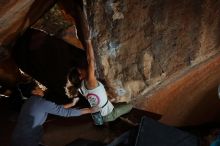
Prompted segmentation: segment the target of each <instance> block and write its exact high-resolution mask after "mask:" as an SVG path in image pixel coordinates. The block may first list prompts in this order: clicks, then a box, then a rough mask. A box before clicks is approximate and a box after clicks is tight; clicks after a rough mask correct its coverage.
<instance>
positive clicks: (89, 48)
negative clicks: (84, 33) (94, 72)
mask: <svg viewBox="0 0 220 146" xmlns="http://www.w3.org/2000/svg"><path fill="white" fill-rule="evenodd" d="M86 55H87V61H88V63H93V64H94V62H95V56H94V50H93V46H92V42H91V40H90V39H89V40H87V41H86Z"/></svg>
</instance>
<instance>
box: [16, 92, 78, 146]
mask: <svg viewBox="0 0 220 146" xmlns="http://www.w3.org/2000/svg"><path fill="white" fill-rule="evenodd" d="M48 114H53V115H58V116H63V117H75V116H80V115H81V112H80V110H78V109H73V108H69V109H65V108H64V107H63V105H57V104H55V103H53V102H51V101H47V100H45V99H44V98H42V97H39V96H32V97H31V98H30V99H28V100H27V101H26V103H25V104H24V105H23V107H22V109H21V112H20V115H19V118H18V122H17V125H16V127H15V130H14V133H13V136H12V145H13V146H35V145H36V146H37V145H38V143H39V142H40V140H41V136H42V125H43V123H44V122H45V121H46V119H47V115H48Z"/></svg>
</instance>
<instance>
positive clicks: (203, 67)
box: [0, 0, 220, 126]
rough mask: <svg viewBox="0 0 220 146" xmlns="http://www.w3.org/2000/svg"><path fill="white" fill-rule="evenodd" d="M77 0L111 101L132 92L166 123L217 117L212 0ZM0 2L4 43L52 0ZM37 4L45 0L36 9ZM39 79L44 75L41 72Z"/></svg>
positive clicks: (219, 23) (217, 22)
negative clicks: (82, 2) (110, 94)
mask: <svg viewBox="0 0 220 146" xmlns="http://www.w3.org/2000/svg"><path fill="white" fill-rule="evenodd" d="M61 2H64V3H65V4H66V5H64V6H66V9H68V8H69V9H68V11H69V12H70V14H71V10H72V8H74V5H69V7H67V6H68V2H69V1H67V0H66V1H65V0H63V1H61ZM78 2H79V1H78ZM64 3H63V4H64ZM84 3H85V6H86V7H85V8H86V12H87V16H88V22H89V25H90V28H91V32H92V41H93V45H94V49H95V55H96V63H97V75H98V77H99V78H100V79H102V80H105V81H106V82H107V83H108V84H109V85H108V90H109V91H110V90H111V91H112V92H111V93H112V96H110V97H111V98H115V99H116V101H117V102H120V101H130V100H133V101H134V100H135V102H134V103H135V106H136V107H137V108H140V109H144V110H148V111H151V112H155V113H158V114H161V115H162V119H161V121H162V122H164V123H167V124H170V125H177V126H178V125H192V124H198V123H203V122H207V121H211V120H216V119H218V118H216V117H217V115H218V111H219V110H220V109H219V108H218V107H220V105H219V104H218V100H216V97H217V94H216V89H217V85H218V84H219V83H220V76H219V77H218V74H219V73H220V70H219V69H218V68H219V63H218V62H219V51H220V50H219V45H220V43H219V38H220V33H219V28H220V17H219V14H220V10H219V7H220V1H212V0H184V1H182V0H135V1H134V0H133V1H132V0H126V1H119V0H93V1H90V0H87V1H86V0H84ZM0 4H3V6H4V7H3V9H1V10H0V16H1V18H0V43H1V44H8V43H9V42H10V41H11V40H13V39H14V38H16V36H18V34H19V32H21V31H22V30H24V29H25V28H27V27H28V26H29V25H30V24H32V23H33V22H34V21H36V20H37V19H38V18H39V15H41V14H43V12H44V11H45V10H46V8H49V6H50V5H52V4H54V2H53V1H51V2H47V3H44V1H39V4H38V5H34V6H33V4H37V2H35V1H26V0H19V1H16V4H15V2H14V1H3V2H1V3H0ZM43 4H45V5H44V6H45V7H42V9H40V10H41V11H40V13H36V11H37V12H38V10H39V8H41V6H42V5H43ZM35 6H36V7H35ZM32 7H33V8H34V9H31V11H30V12H31V13H29V11H28V10H29V8H32ZM20 8H22V9H20ZM6 10H7V11H6ZM9 10H10V11H9ZM18 10H19V11H18ZM16 12H19V13H16ZM12 14H17V15H18V14H19V17H13V19H12ZM26 14H28V15H26ZM17 15H14V16H17ZM26 16H27V17H26ZM71 16H75V15H74V14H72V15H71ZM30 18H31V19H30ZM76 24H78V23H76ZM14 32H15V33H14ZM18 52H19V51H18ZM33 55H34V54H33ZM214 56H215V57H214ZM67 60H68V58H67ZM36 67H39V64H37V63H36ZM216 68H217V69H216ZM45 77H46V74H45ZM62 78H63V77H62ZM43 79H45V82H46V80H47V78H43ZM43 79H42V80H43ZM62 85H63V83H62ZM185 91H187V92H185ZM113 94H114V95H113ZM207 97H211V100H208V99H210V98H207ZM183 103H184V107H183V106H182V104H183ZM208 105H209V106H208ZM203 113H205V114H206V115H209V116H207V117H206V116H204V115H203ZM205 118H206V119H205Z"/></svg>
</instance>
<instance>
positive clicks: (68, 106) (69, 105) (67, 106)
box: [63, 102, 74, 108]
mask: <svg viewBox="0 0 220 146" xmlns="http://www.w3.org/2000/svg"><path fill="white" fill-rule="evenodd" d="M73 106H74V105H73V103H72V102H71V103H67V104H64V105H63V107H64V108H71V107H73Z"/></svg>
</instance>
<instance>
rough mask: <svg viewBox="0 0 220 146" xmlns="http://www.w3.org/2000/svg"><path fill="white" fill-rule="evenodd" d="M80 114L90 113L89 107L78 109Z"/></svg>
mask: <svg viewBox="0 0 220 146" xmlns="http://www.w3.org/2000/svg"><path fill="white" fill-rule="evenodd" d="M80 113H81V115H85V114H90V113H92V110H91V109H90V108H83V109H81V110H80Z"/></svg>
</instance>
